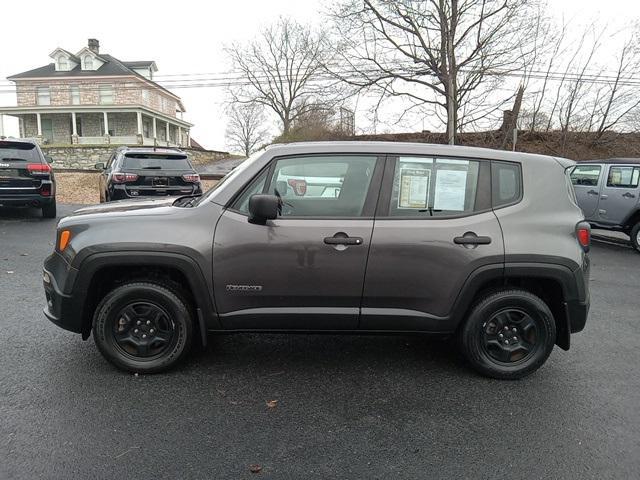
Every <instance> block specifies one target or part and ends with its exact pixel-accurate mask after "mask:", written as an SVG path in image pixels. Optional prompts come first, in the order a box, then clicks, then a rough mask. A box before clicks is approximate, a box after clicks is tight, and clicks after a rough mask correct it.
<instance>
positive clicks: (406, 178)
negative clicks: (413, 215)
mask: <svg viewBox="0 0 640 480" xmlns="http://www.w3.org/2000/svg"><path fill="white" fill-rule="evenodd" d="M430 182H431V170H430V169H427V168H413V167H401V168H400V195H399V196H398V208H409V209H423V208H427V202H428V199H429V184H430Z"/></svg>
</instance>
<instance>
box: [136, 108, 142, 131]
mask: <svg viewBox="0 0 640 480" xmlns="http://www.w3.org/2000/svg"><path fill="white" fill-rule="evenodd" d="M136 118H137V120H138V135H142V112H136Z"/></svg>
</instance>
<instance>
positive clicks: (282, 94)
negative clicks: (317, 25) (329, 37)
mask: <svg viewBox="0 0 640 480" xmlns="http://www.w3.org/2000/svg"><path fill="white" fill-rule="evenodd" d="M226 51H227V53H228V55H229V56H230V57H231V60H232V62H233V65H234V68H236V69H238V70H239V71H240V72H241V73H242V75H243V77H244V78H245V80H246V83H247V85H246V87H245V88H242V89H239V90H237V91H234V92H232V93H233V96H234V101H235V102H238V103H258V104H261V105H264V106H265V107H267V108H269V109H271V110H273V112H275V114H276V115H277V116H278V118H279V119H280V121H281V122H282V132H283V133H284V134H287V133H288V132H289V130H290V128H291V124H292V122H293V121H295V120H296V118H298V117H300V116H301V115H304V114H305V113H306V112H308V111H311V110H315V109H317V108H318V104H319V103H320V102H322V103H324V104H326V103H327V102H328V94H327V89H328V85H327V83H328V82H327V79H326V78H325V80H324V81H322V79H321V78H319V76H320V75H321V74H322V73H323V72H324V69H323V65H324V64H325V62H327V61H328V60H327V47H326V40H325V36H324V34H323V33H315V32H313V31H311V29H310V28H308V27H306V26H303V25H301V24H299V23H297V22H296V21H294V20H291V19H288V18H280V19H279V20H278V21H277V22H276V23H275V24H274V25H272V26H270V27H268V28H265V29H264V30H262V31H261V32H260V34H259V35H258V36H257V37H256V39H254V40H253V41H251V42H249V43H248V44H246V45H240V44H232V45H231V46H229V47H228V48H226Z"/></svg>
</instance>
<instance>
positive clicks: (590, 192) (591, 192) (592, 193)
mask: <svg viewBox="0 0 640 480" xmlns="http://www.w3.org/2000/svg"><path fill="white" fill-rule="evenodd" d="M587 193H588V194H589V195H598V191H597V190H594V189H591V190H589V191H588V192H587Z"/></svg>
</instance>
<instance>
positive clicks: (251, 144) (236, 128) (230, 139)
mask: <svg viewBox="0 0 640 480" xmlns="http://www.w3.org/2000/svg"><path fill="white" fill-rule="evenodd" d="M228 115H229V123H228V124H227V144H228V145H229V147H230V148H232V149H237V150H239V151H241V152H242V153H244V155H245V156H247V157H248V156H249V155H251V153H253V152H254V151H255V150H257V149H258V148H259V147H261V146H262V145H264V144H265V143H266V142H268V140H269V130H268V129H267V128H265V120H266V118H265V114H264V106H262V105H260V104H257V103H246V104H238V103H234V104H231V106H230V107H229V109H228Z"/></svg>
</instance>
